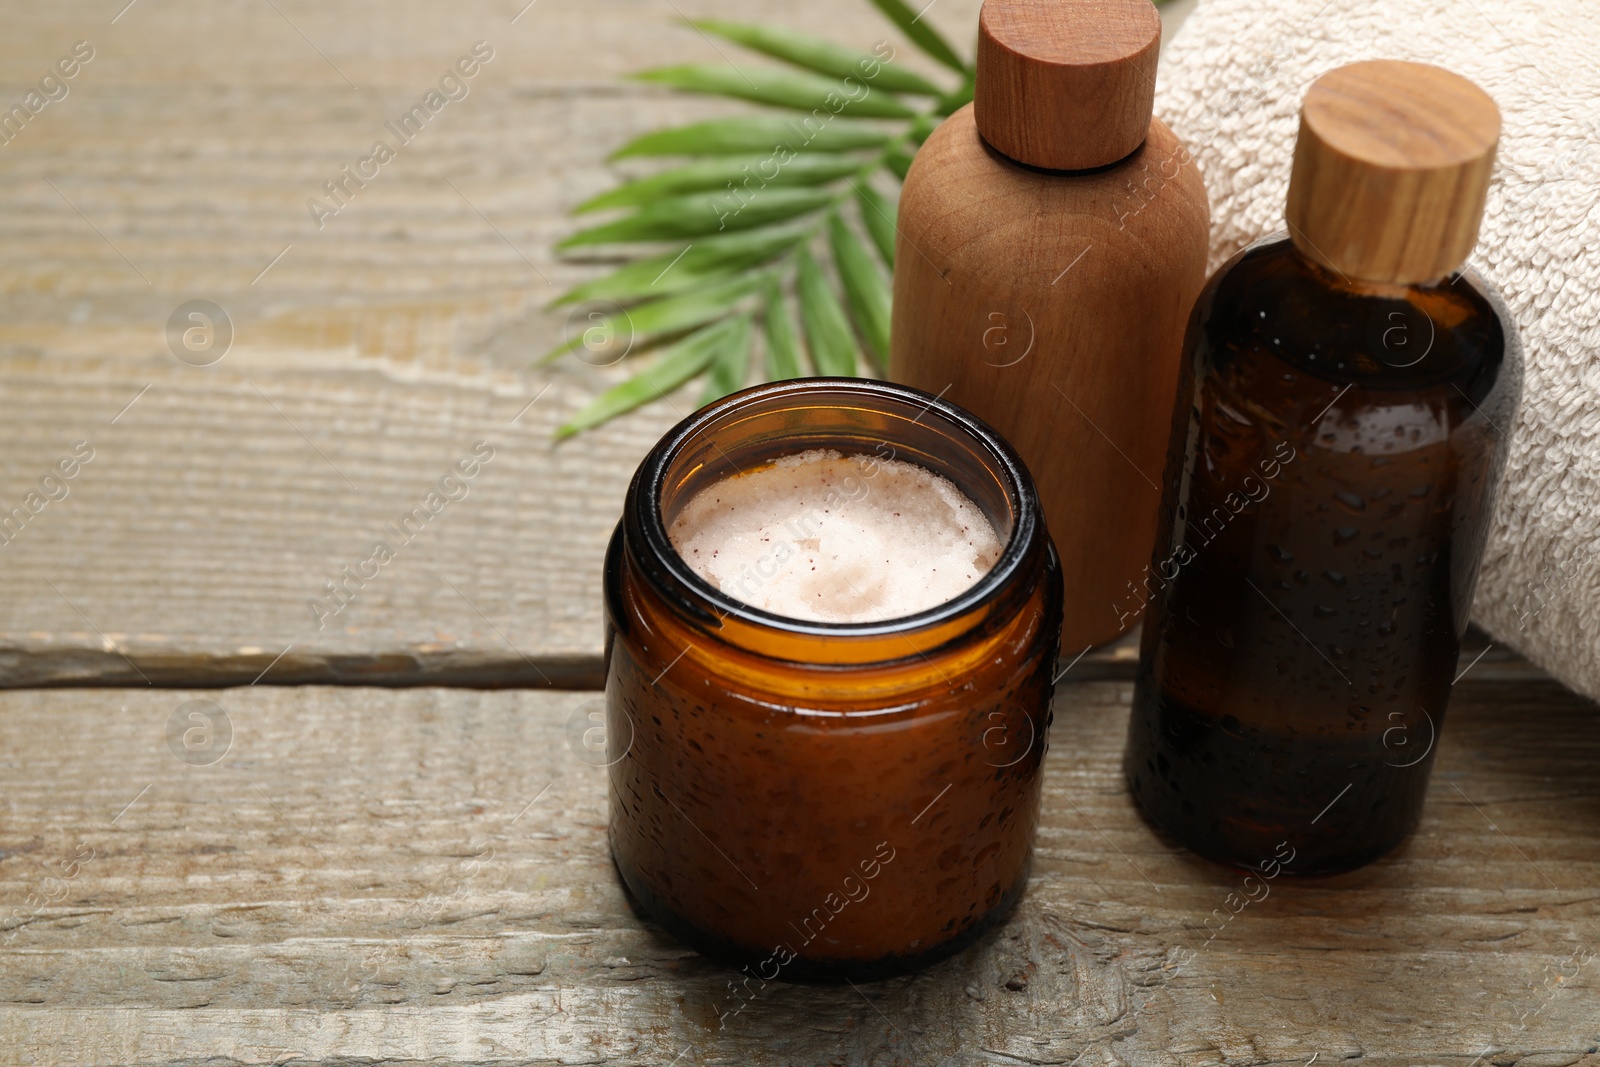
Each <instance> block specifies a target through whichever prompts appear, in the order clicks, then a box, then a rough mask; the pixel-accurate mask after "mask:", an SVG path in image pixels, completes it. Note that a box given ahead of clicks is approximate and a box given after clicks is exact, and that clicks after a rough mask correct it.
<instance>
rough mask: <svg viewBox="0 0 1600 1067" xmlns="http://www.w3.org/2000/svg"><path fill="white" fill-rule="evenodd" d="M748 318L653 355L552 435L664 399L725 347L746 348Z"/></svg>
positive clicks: (701, 332)
mask: <svg viewBox="0 0 1600 1067" xmlns="http://www.w3.org/2000/svg"><path fill="white" fill-rule="evenodd" d="M749 344H750V317H749V316H748V315H738V316H735V317H734V318H731V319H723V320H722V321H721V322H718V323H715V324H713V325H711V326H707V327H705V328H704V329H702V330H698V331H696V332H695V333H692V334H690V335H689V336H688V337H685V338H684V339H683V340H681V341H679V342H678V343H677V344H675V345H673V346H672V347H670V348H668V349H665V350H664V351H663V352H662V353H661V355H659V356H657V357H656V361H655V362H654V363H652V364H651V365H650V366H649V368H648V369H646V370H645V371H644V372H643V373H640V374H636V375H634V376H633V377H632V378H629V379H628V380H627V381H625V382H623V383H622V384H621V385H618V386H614V387H612V388H611V389H608V390H606V391H605V392H604V393H601V394H600V395H599V396H597V397H595V399H594V401H593V402H592V403H590V404H589V406H588V407H586V408H584V409H583V410H582V411H580V412H578V413H577V414H576V415H574V416H573V417H572V418H571V419H570V420H569V421H568V422H567V423H566V425H564V426H562V427H561V428H560V429H559V430H557V431H556V437H557V438H562V437H571V436H572V435H573V434H575V433H578V432H580V431H582V430H587V429H589V428H590V427H591V426H598V425H600V424H601V423H602V422H605V421H606V420H607V419H612V418H615V417H616V416H618V415H621V414H622V413H623V412H626V411H632V410H633V409H634V408H636V407H638V406H639V405H640V404H646V403H649V402H650V401H652V400H659V399H662V398H664V397H665V396H666V395H667V394H668V393H670V392H672V391H673V390H674V389H677V388H678V387H679V386H681V385H684V384H685V383H687V382H688V381H689V380H690V379H692V378H694V377H695V376H696V375H697V374H699V373H701V372H702V371H704V370H705V369H706V368H707V367H709V366H710V365H711V364H712V362H713V361H715V360H716V359H717V357H718V356H720V355H722V354H723V353H724V352H725V351H726V350H727V348H728V347H730V346H737V347H740V348H748V347H749Z"/></svg>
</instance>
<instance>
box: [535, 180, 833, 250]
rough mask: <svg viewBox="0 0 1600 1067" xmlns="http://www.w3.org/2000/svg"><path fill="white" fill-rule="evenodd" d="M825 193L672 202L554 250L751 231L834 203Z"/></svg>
mask: <svg viewBox="0 0 1600 1067" xmlns="http://www.w3.org/2000/svg"><path fill="white" fill-rule="evenodd" d="M834 199H835V196H834V194H833V193H831V192H829V191H827V190H825V189H782V188H775V189H763V190H761V191H760V192H759V193H758V194H757V195H754V196H751V197H749V198H748V199H742V198H740V197H738V196H737V195H735V194H733V193H726V194H723V195H700V196H684V197H674V198H673V199H670V200H658V201H656V202H655V203H652V204H646V205H644V206H643V207H641V208H640V209H639V210H638V211H635V212H634V213H633V214H632V215H629V216H627V217H626V218H620V219H618V220H616V221H615V222H608V223H605V224H604V225H601V226H593V227H590V228H589V229H587V230H579V231H578V232H577V233H575V234H573V235H572V236H571V237H568V238H567V239H566V240H565V241H562V242H561V243H560V244H558V245H556V247H557V248H576V247H578V246H580V245H601V244H617V243H619V242H623V241H671V240H675V239H677V238H680V237H706V236H709V235H711V234H716V233H732V232H734V231H737V230H751V229H756V228H757V227H761V226H767V225H769V224H771V223H774V222H783V221H785V220H787V219H792V218H794V217H796V216H797V215H805V214H809V213H810V212H813V211H816V210H818V209H819V208H823V207H826V206H827V205H828V204H831V203H833V201H834Z"/></svg>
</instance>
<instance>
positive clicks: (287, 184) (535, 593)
mask: <svg viewBox="0 0 1600 1067" xmlns="http://www.w3.org/2000/svg"><path fill="white" fill-rule="evenodd" d="M1182 6H1183V5H1181V4H1180V5H1175V6H1174V7H1173V8H1170V9H1169V11H1171V10H1178V9H1180V8H1182ZM977 7H978V0H944V2H943V3H940V4H938V5H937V6H933V5H930V6H929V8H928V9H927V11H926V12H925V15H924V17H925V18H926V19H927V20H928V21H930V22H932V23H934V24H936V25H939V26H940V27H941V28H942V29H943V30H944V31H945V32H946V34H947V35H948V36H949V37H950V38H951V39H952V40H954V41H956V42H957V43H958V44H959V45H961V46H962V47H965V46H966V44H967V43H968V42H969V41H970V40H971V38H972V37H973V27H974V26H975V25H976V23H975V18H976V11H977ZM116 8H117V10H112V11H109V12H108V11H107V10H105V9H104V6H103V5H101V4H99V3H92V4H91V3H88V2H87V0H78V2H69V3H63V4H53V5H44V6H37V5H36V6H35V7H33V8H30V9H29V10H28V11H27V12H25V13H20V14H15V15H13V17H11V18H10V19H8V21H7V25H6V30H7V32H6V33H5V34H4V35H0V85H5V86H10V87H11V88H9V89H7V90H5V93H9V94H10V95H4V94H3V93H0V102H5V101H14V100H20V99H21V98H22V95H23V94H24V93H25V92H26V91H27V86H29V85H31V84H33V83H36V82H37V80H38V79H39V77H41V76H42V74H44V73H45V72H46V70H47V68H49V67H50V65H51V64H52V63H54V61H55V60H56V58H57V57H58V56H59V55H61V54H64V53H66V52H67V51H70V49H71V46H72V44H73V42H75V41H78V40H87V41H89V42H90V45H91V47H92V48H93V49H94V57H93V58H92V59H91V60H89V61H88V62H87V63H85V64H83V65H82V68H81V70H80V71H79V72H78V74H77V75H76V76H75V77H74V78H72V79H71V80H70V81H68V82H67V83H66V84H67V88H68V93H67V95H66V97H65V98H64V99H61V100H59V101H55V102H52V103H49V104H47V105H46V106H45V107H44V109H43V110H42V111H41V112H40V113H39V114H38V115H36V116H34V118H33V119H31V120H29V122H28V123H27V125H26V126H25V127H24V128H23V129H22V131H21V133H20V134H18V135H17V136H16V137H15V138H14V139H12V140H11V142H10V143H7V144H4V145H0V204H3V205H4V207H5V209H6V210H4V211H0V515H6V514H10V513H11V509H12V508H15V507H25V506H26V504H25V501H26V499H27V494H28V493H29V492H30V490H36V489H37V486H38V482H39V480H40V478H42V477H44V476H45V475H46V473H47V472H48V470H49V468H50V466H51V465H52V464H54V463H55V462H56V461H57V460H58V459H59V458H60V457H61V456H62V455H63V454H66V453H69V452H70V451H71V448H72V446H73V444H74V443H75V442H77V441H86V442H88V443H89V447H92V448H93V449H94V455H95V458H94V460H93V461H92V462H91V463H90V464H89V465H88V466H86V467H85V468H84V469H83V471H82V473H81V475H80V476H79V477H77V478H75V479H74V480H73V481H71V482H69V483H68V484H67V485H66V487H65V488H66V490H67V491H68V497H67V498H66V499H63V500H59V501H52V502H49V503H47V504H45V505H44V506H43V510H41V511H39V512H38V513H37V514H31V515H28V516H25V518H26V521H25V522H20V523H19V522H15V521H14V525H20V526H21V527H22V528H21V531H20V533H18V534H17V535H16V536H15V537H14V538H12V537H11V536H10V534H9V533H8V535H7V543H4V544H0V574H4V576H5V577H6V579H7V581H8V593H9V595H8V596H7V597H6V599H5V601H4V602H3V603H0V686H35V685H72V684H77V685H82V684H103V685H143V684H146V682H147V681H148V682H154V683H155V684H181V685H197V684H199V685H226V684H243V683H246V682H250V681H251V680H253V679H255V678H256V677H257V676H258V675H261V673H262V671H263V670H266V669H267V668H268V667H269V666H270V667H271V670H270V672H268V673H267V675H266V676H265V677H264V678H263V682H264V683H280V684H287V683H295V682H359V683H368V684H383V685H408V684H441V685H542V684H559V685H569V686H583V685H594V684H597V682H598V677H599V676H598V670H599V652H600V636H599V626H600V622H599V619H600V612H599V602H598V596H597V590H598V582H599V571H600V560H601V555H602V553H603V551H604V545H605V540H606V538H607V536H608V535H609V532H610V529H611V526H612V523H613V522H614V521H615V517H616V514H617V510H618V507H619V505H620V501H621V497H622V493H623V490H624V488H625V486H626V483H627V479H628V477H629V475H630V474H631V472H632V469H633V467H634V465H635V464H636V463H637V461H638V459H639V457H640V456H641V455H642V454H643V452H644V451H645V449H646V448H648V446H649V445H650V443H651V442H653V441H654V440H655V439H656V437H658V436H659V435H660V433H661V432H662V431H663V430H665V429H666V427H667V426H669V425H670V424H671V423H672V422H673V421H675V420H676V419H677V418H678V417H679V416H680V414H682V413H684V412H686V411H687V410H689V408H690V406H691V404H692V401H693V398H694V395H695V394H694V392H693V391H692V390H690V391H686V392H685V394H684V395H682V396H679V397H675V398H673V400H672V401H670V402H663V403H658V404H655V405H652V406H651V407H650V408H649V409H647V410H645V411H643V412H641V413H639V414H637V415H634V416H630V417H628V418H625V419H621V420H618V421H617V422H616V423H613V424H612V425H611V426H609V427H606V428H604V429H602V430H600V431H597V432H594V433H591V434H588V435H586V436H584V437H583V438H581V439H579V440H577V441H573V442H569V443H566V444H563V445H560V446H556V445H553V444H552V433H553V431H554V429H555V427H556V426H558V425H560V423H561V422H562V421H563V420H564V419H565V418H567V417H568V416H570V415H571V414H572V413H574V412H575V411H577V410H578V409H579V408H580V407H581V406H582V405H583V404H584V403H585V402H586V401H587V400H588V399H589V398H591V397H592V396H593V395H595V393H596V392H597V391H599V390H600V389H602V388H604V387H605V386H606V385H608V384H611V383H613V382H615V381H616V380H618V378H619V377H620V376H621V371H622V368H612V369H598V368H592V367H586V366H584V365H583V364H581V363H579V362H577V361H576V360H572V359H566V360H562V361H561V362H559V363H557V364H556V365H554V366H553V367H551V368H537V367H535V366H534V365H533V360H534V357H536V356H537V355H539V354H541V353H543V352H544V351H546V350H548V349H549V348H550V347H552V346H553V344H555V343H556V341H557V340H558V339H559V338H561V337H562V336H563V332H564V330H565V329H566V327H567V313H566V312H564V311H557V312H551V311H546V310H543V308H544V306H545V305H546V303H547V302H548V301H549V299H550V298H551V297H552V296H553V295H554V294H555V293H556V292H557V291H559V290H560V289H561V288H565V287H566V286H568V285H571V284H573V283H575V282H577V281H580V280H582V279H585V278H587V277H591V276H593V275H595V274H596V273H597V272H598V270H599V269H600V268H599V266H597V265H596V264H594V263H592V262H584V261H581V260H573V261H566V260H560V259H557V258H556V257H554V256H553V255H552V254H551V252H550V248H551V245H552V244H553V243H554V242H555V241H556V240H557V239H559V238H560V237H561V236H562V235H564V234H565V233H567V232H569V230H570V227H571V223H570V221H569V220H567V219H566V218H565V217H564V213H565V212H566V210H567V209H568V208H570V207H571V206H572V205H574V204H576V203H578V202H580V201H581V200H582V199H584V198H586V197H587V196H589V195H591V194H593V193H594V192H596V191H598V190H599V189H601V188H603V187H605V185H606V184H607V183H609V182H610V181H611V180H613V178H614V176H615V175H616V174H617V173H618V172H619V170H626V169H628V168H627V167H618V166H616V165H610V164H607V163H605V161H604V159H605V156H606V154H607V153H608V152H609V151H610V150H611V149H613V148H615V147H616V146H617V145H619V144H621V143H622V141H623V140H625V139H626V138H627V137H629V136H632V135H633V134H636V133H639V132H643V131H645V130H649V129H654V128H658V127H660V126H663V125H668V124H672V123H678V122H687V121H693V120H695V119H697V118H702V117H707V116H710V115H713V114H718V113H723V112H727V111H730V110H737V109H738V108H739V105H733V104H722V103H717V102H714V101H709V100H706V99H703V98H702V99H695V98H690V97H686V96H677V95H673V94H670V93H667V92H664V91H662V90H659V89H655V88H650V87H647V86H643V85H639V84H637V83H631V82H626V81H622V80H621V78H622V76H623V75H625V74H627V73H629V72H632V71H636V70H639V69H642V68H644V67H647V66H650V65H654V64H658V63H666V62H687V61H697V60H698V61H711V62H716V61H719V60H720V59H722V58H724V57H726V56H731V55H734V54H735V50H734V49H733V48H732V46H729V45H726V44H720V45H719V44H715V43H713V42H711V41H710V40H708V39H706V38H704V37H702V36H701V35H700V34H698V33H697V32H696V31H694V30H692V29H691V28H689V27H687V26H684V25H683V24H682V21H681V17H680V16H682V15H683V14H684V13H685V12H689V13H692V14H695V15H700V16H710V15H721V16H724V17H730V18H740V19H751V20H759V21H763V22H769V23H774V24H778V25H788V26H793V27H795V28H797V29H804V30H807V31H809V32H820V33H825V34H827V35H828V36H830V37H832V38H833V39H835V40H838V41H841V42H844V43H850V44H854V45H855V46H857V47H860V48H861V49H863V50H870V48H871V47H872V45H873V43H874V42H876V41H878V40H881V39H887V40H889V41H891V42H893V43H894V44H895V46H896V48H897V56H896V59H895V62H897V63H904V64H907V65H909V66H912V67H915V68H918V69H920V70H922V71H924V72H932V73H934V74H936V75H938V76H945V77H947V76H948V72H944V73H943V74H939V72H938V71H937V69H936V68H934V67H933V66H932V65H931V64H930V63H929V61H927V60H925V59H922V58H921V57H920V56H919V55H918V54H917V53H916V52H915V50H914V49H913V48H911V47H910V46H908V45H907V44H906V42H905V41H904V39H903V38H902V37H901V36H900V35H899V34H898V33H897V32H895V31H894V30H893V29H892V28H890V27H889V25H888V23H887V22H885V21H884V20H883V19H882V18H880V17H879V16H878V14H877V13H876V12H875V11H874V10H873V9H872V7H871V5H869V4H867V3H864V2H862V0H821V2H819V3H812V4H808V5H805V7H804V8H803V9H799V8H795V7H794V6H793V5H788V4H783V3H779V2H777V0H704V2H701V3H697V4H695V5H694V6H693V10H692V12H690V11H689V9H688V8H687V7H684V6H682V5H678V4H674V3H671V2H667V3H644V2H641V0H585V2H583V3H581V4H579V3H574V2H571V0H544V2H543V3H539V4H537V5H536V6H535V5H526V6H525V0H508V2H501V0H470V2H460V3H452V4H449V5H444V6H440V5H438V4H433V3H424V2H421V0H399V2H393V3H387V2H386V3H381V4H379V3H364V4H346V5H338V6H334V7H329V6H327V5H318V4H311V3H306V2H302V0H283V2H281V3H276V4H262V5H245V6H243V7H239V8H227V9H214V8H213V7H212V6H211V5H208V4H205V3H204V2H203V0H162V2H161V3H159V4H152V3H138V4H135V5H133V6H131V7H129V8H127V9H126V10H122V5H121V4H118V5H116ZM119 12H120V13H119ZM113 17H115V21H113ZM513 19H515V21H514V22H513ZM477 40H484V41H486V42H488V44H489V45H490V46H491V47H492V48H493V49H494V50H495V52H494V58H493V59H492V60H490V61H488V62H487V63H486V64H485V65H483V67H482V70H481V72H480V73H479V74H478V75H477V76H475V77H474V79H473V80H472V82H471V83H470V86H469V88H470V91H469V93H468V95H467V96H466V97H465V98H464V99H462V100H459V101H456V102H454V103H450V104H448V105H447V106H446V107H445V109H444V110H443V111H441V112H440V113H439V114H438V115H436V116H435V117H434V118H433V119H432V120H430V123H429V125H428V126H427V128H426V129H425V130H424V131H423V132H422V133H421V134H419V135H417V137H416V138H415V140H414V142H413V143H411V144H409V145H406V146H405V147H404V148H402V149H401V151H400V154H399V156H398V157H397V158H396V159H395V160H394V161H393V162H392V163H390V164H387V165H385V166H384V167H383V168H382V169H381V170H380V174H379V177H378V178H376V179H373V180H371V181H369V182H368V183H367V184H366V185H364V186H363V187H362V188H360V189H359V190H357V191H356V194H355V195H354V196H353V197H352V198H351V202H350V204H349V206H348V207H347V208H345V209H344V210H342V211H340V212H339V214H338V215H336V216H334V217H332V218H325V219H323V220H322V222H323V225H322V226H321V228H319V227H318V226H317V225H316V224H315V223H314V221H313V219H312V217H311V214H310V212H309V211H308V208H307V201H308V200H309V199H310V198H312V197H314V196H319V195H321V194H322V192H323V183H324V182H326V181H329V180H331V179H334V178H339V177H340V168H341V167H342V166H345V165H347V164H353V163H354V162H355V161H356V160H357V159H358V158H360V156H361V155H363V154H365V153H366V152H367V151H369V148H370V145H371V144H372V142H373V141H374V140H375V139H378V138H380V137H383V138H386V139H392V138H390V136H389V134H388V132H387V131H386V129H385V127H384V123H385V122H386V121H392V120H394V119H396V118H397V117H398V116H399V115H400V114H401V113H402V112H403V111H404V110H405V109H406V108H407V107H408V106H409V105H410V104H412V103H414V102H415V101H416V100H418V99H419V98H420V97H421V96H422V94H424V93H425V92H426V91H427V90H428V89H429V88H431V87H433V86H434V85H435V83H436V82H437V81H438V78H439V76H440V75H441V73H442V72H443V71H444V69H445V67H446V66H447V65H448V64H450V63H451V62H453V61H454V60H455V59H456V58H457V57H458V56H460V55H461V54H464V53H465V52H467V51H469V50H470V49H471V47H472V45H473V43H474V42H475V41H477ZM741 61H742V60H741ZM346 79H348V80H346ZM13 90H14V91H13ZM7 106H9V104H8V105H7ZM631 166H632V169H633V170H638V169H639V166H640V165H638V164H634V165H631ZM324 199H325V201H326V198H324ZM280 253H282V255H281V258H279V257H280ZM196 299H204V300H209V301H212V302H214V303H216V304H217V305H219V306H220V307H222V308H223V309H224V310H225V311H226V312H227V314H228V316H229V318H230V320H231V322H232V325H233V327H234V334H235V336H234V340H233V344H232V348H231V349H230V350H229V351H228V352H227V355H226V356H225V357H224V358H223V359H222V360H221V361H220V362H218V363H217V364H215V365H213V366H208V367H194V366H189V365H186V364H184V363H181V362H179V361H178V360H177V359H176V358H174V356H173V355H172V353H171V352H170V351H169V349H168V342H167V340H166V337H165V328H166V323H167V321H168V319H169V317H170V316H171V315H172V314H173V312H174V311H175V309H176V308H178V306H179V305H180V304H182V303H184V302H186V301H189V300H196ZM547 390H548V391H547ZM530 403H531V404H532V406H531V407H528V405H529V404H530ZM130 405H131V406H130ZM524 409H526V410H524ZM519 413H521V417H520V418H517V416H518V415H519ZM514 419H515V422H514V423H513V420H514ZM478 440H486V441H490V442H492V443H494V444H495V446H496V448H497V453H496V460H495V461H494V463H493V464H492V465H491V466H490V468H489V469H488V470H487V471H486V476H485V477H484V478H483V479H482V481H481V483H480V484H478V485H477V486H474V487H473V489H474V493H473V496H472V498H471V499H470V500H467V501H463V502H461V503H460V504H459V505H451V506H450V507H449V508H448V509H447V510H446V511H445V513H444V514H442V515H441V516H440V517H439V519H438V521H437V522H433V523H430V528H429V529H428V530H427V532H426V533H425V534H423V535H422V536H421V537H419V538H418V540H417V542H416V543H415V544H414V545H410V546H407V547H406V548H405V549H402V550H400V551H398V552H397V556H398V557H399V558H397V560H396V562H395V563H394V564H393V565H391V566H387V567H385V568H383V570H382V576H381V577H380V578H379V579H377V580H375V581H373V582H372V583H370V584H369V585H368V586H366V587H364V588H363V589H362V590H361V592H360V594H359V596H358V597H357V599H356V601H355V603H354V604H352V606H351V607H350V608H348V609H347V610H345V611H342V612H341V613H340V614H339V615H338V617H337V618H335V619H333V620H331V621H330V620H327V619H323V620H322V622H323V625H322V627H321V628H318V627H317V625H316V620H317V616H316V615H314V614H313V613H312V611H311V610H310V609H309V608H308V606H307V603H306V602H307V600H308V599H311V598H314V597H317V596H318V595H319V594H321V593H322V590H323V583H324V582H327V581H335V580H338V578H339V574H340V571H341V569H342V568H343V567H345V566H346V565H355V564H357V563H358V562H359V561H360V560H361V559H362V558H365V556H366V553H367V552H368V550H369V549H370V547H371V543H372V541H373V540H374V539H375V538H379V537H383V536H384V530H385V529H386V526H385V524H387V523H391V522H397V521H398V520H399V519H400V517H401V516H402V515H404V514H406V513H407V512H408V511H410V510H411V509H412V508H414V507H416V506H417V505H418V504H419V503H420V502H421V501H422V499H423V497H424V496H425V494H426V492H427V490H428V488H429V487H430V486H431V485H432V484H433V483H435V482H436V481H437V480H438V479H439V477H440V476H441V475H442V474H443V473H444V472H445V470H446V469H447V468H448V466H449V465H450V464H452V463H454V462H455V461H456V460H457V459H458V458H459V457H460V456H461V455H462V453H463V452H464V451H466V450H470V448H471V446H472V444H473V442H475V441H478ZM41 499H42V498H41ZM452 583H453V584H452Z"/></svg>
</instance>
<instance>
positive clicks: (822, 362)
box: [795, 248, 856, 375]
mask: <svg viewBox="0 0 1600 1067" xmlns="http://www.w3.org/2000/svg"><path fill="white" fill-rule="evenodd" d="M795 258H796V259H797V260H798V273H797V277H796V281H795V284H796V287H797V289H798V291H799V293H800V324H801V326H802V327H804V329H805V334H806V347H807V348H808V349H810V350H811V365H812V366H813V367H815V368H816V370H817V373H818V374H827V375H854V374H855V372H856V339H855V338H854V337H853V336H851V334H850V322H849V320H848V319H846V318H845V315H844V307H843V306H842V305H841V304H840V303H839V298H838V297H837V296H834V295H833V289H832V288H831V287H830V286H829V285H828V282H827V279H826V278H824V277H823V276H822V268H821V267H818V266H817V261H816V260H814V259H812V258H811V253H810V252H808V251H806V250H805V249H804V248H802V249H800V251H799V252H798V253H797V254H796V256H795Z"/></svg>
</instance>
